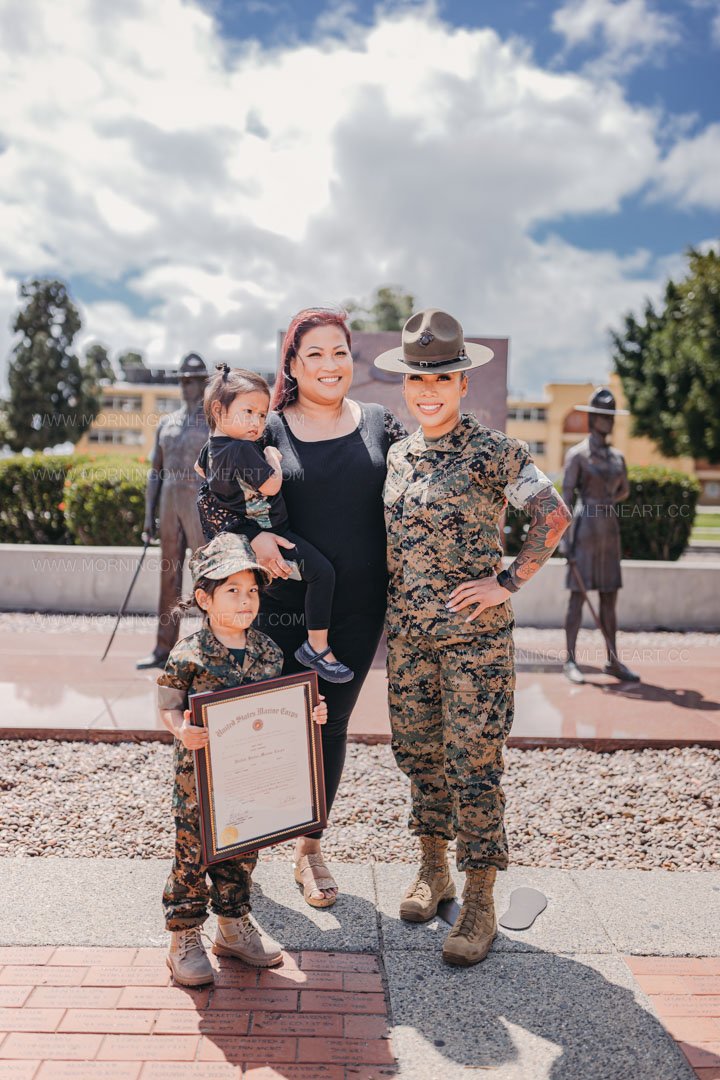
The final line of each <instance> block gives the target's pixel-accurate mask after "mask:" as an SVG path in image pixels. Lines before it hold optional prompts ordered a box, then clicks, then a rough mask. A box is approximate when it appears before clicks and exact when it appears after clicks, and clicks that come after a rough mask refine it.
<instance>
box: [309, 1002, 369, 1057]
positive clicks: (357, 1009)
mask: <svg viewBox="0 0 720 1080" xmlns="http://www.w3.org/2000/svg"><path fill="white" fill-rule="evenodd" d="M300 1010H301V1011H302V1012H336V1013H385V1012H386V1011H387V1010H386V1005H385V995H384V994H347V993H344V992H343V993H338V994H328V993H325V991H324V990H303V992H302V993H301V995H300ZM368 1064H373V1062H368Z"/></svg>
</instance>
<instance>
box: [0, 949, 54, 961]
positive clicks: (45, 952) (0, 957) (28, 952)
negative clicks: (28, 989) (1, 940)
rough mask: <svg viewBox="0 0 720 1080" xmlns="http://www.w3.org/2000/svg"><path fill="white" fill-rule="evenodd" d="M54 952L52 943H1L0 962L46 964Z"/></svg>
mask: <svg viewBox="0 0 720 1080" xmlns="http://www.w3.org/2000/svg"><path fill="white" fill-rule="evenodd" d="M54 952H55V946H54V945H2V946H0V964H22V965H27V964H47V962H48V960H49V959H50V957H51V956H52V954H53V953H54Z"/></svg>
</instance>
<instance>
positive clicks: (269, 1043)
mask: <svg viewBox="0 0 720 1080" xmlns="http://www.w3.org/2000/svg"><path fill="white" fill-rule="evenodd" d="M226 1059H227V1060H228V1061H230V1062H233V1063H234V1064H237V1063H239V1062H242V1061H251V1060H252V1061H282V1062H293V1061H296V1060H297V1039H282V1038H267V1039H265V1038H262V1037H261V1036H257V1037H253V1036H252V1035H249V1036H248V1037H247V1038H237V1039H236V1038H226V1037H225V1036H224V1035H214V1036H213V1037H212V1038H211V1039H207V1038H204V1037H203V1039H202V1042H201V1044H200V1051H199V1053H198V1061H223V1060H226Z"/></svg>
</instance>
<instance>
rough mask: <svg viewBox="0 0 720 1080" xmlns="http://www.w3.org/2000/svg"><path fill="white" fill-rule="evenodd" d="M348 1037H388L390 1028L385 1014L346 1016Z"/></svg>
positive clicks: (345, 1033)
mask: <svg viewBox="0 0 720 1080" xmlns="http://www.w3.org/2000/svg"><path fill="white" fill-rule="evenodd" d="M343 1023H344V1031H343V1034H344V1036H345V1038H346V1039H387V1038H388V1037H389V1035H390V1028H389V1027H388V1023H387V1020H386V1018H385V1017H384V1016H359V1015H357V1014H355V1015H354V1016H344V1017H343Z"/></svg>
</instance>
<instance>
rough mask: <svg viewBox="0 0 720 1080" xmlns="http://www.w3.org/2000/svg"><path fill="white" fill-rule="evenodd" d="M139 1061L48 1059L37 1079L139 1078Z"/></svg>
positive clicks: (130, 1079)
mask: <svg viewBox="0 0 720 1080" xmlns="http://www.w3.org/2000/svg"><path fill="white" fill-rule="evenodd" d="M141 1068H142V1064H141V1063H140V1062H139V1061H46V1062H44V1063H43V1066H42V1068H41V1069H40V1072H39V1073H38V1075H37V1076H36V1078H35V1080H138V1077H139V1076H140V1070H141Z"/></svg>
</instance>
